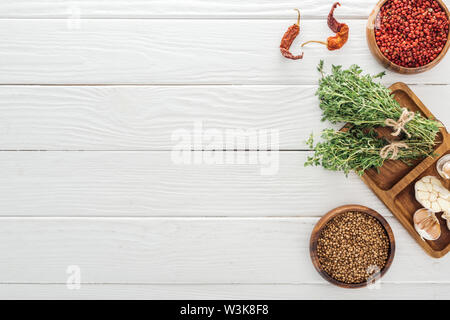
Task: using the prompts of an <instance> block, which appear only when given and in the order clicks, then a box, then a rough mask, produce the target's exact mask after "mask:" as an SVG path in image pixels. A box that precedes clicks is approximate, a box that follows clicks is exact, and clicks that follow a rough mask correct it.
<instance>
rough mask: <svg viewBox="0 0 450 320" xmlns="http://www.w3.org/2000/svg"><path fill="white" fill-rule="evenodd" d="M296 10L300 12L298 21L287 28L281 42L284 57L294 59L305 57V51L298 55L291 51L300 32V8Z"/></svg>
mask: <svg viewBox="0 0 450 320" xmlns="http://www.w3.org/2000/svg"><path fill="white" fill-rule="evenodd" d="M295 10H297V12H298V17H297V23H296V24H293V25H292V26H290V27H289V28H288V29H287V31H286V32H285V33H284V35H283V38H282V39H281V44H280V51H281V54H282V55H283V57H285V58H288V59H292V60H298V59H303V53H302V54H300V55H298V56H294V55H293V54H292V53H291V52H290V51H289V48H290V47H291V45H292V42H294V40H295V38H296V37H297V36H298V34H299V33H300V10H298V9H295Z"/></svg>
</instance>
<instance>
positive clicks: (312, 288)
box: [0, 282, 450, 300]
mask: <svg viewBox="0 0 450 320" xmlns="http://www.w3.org/2000/svg"><path fill="white" fill-rule="evenodd" d="M449 292H450V284H448V283H387V282H382V283H381V286H380V288H379V289H376V290H369V289H359V290H343V289H341V288H337V287H334V286H331V285H330V284H322V283H321V284H291V285H289V284H280V285H267V284H232V285H220V284H211V285H195V284H181V285H174V284H167V285H164V284H162V285H146V284H132V285H130V284H128V285H127V284H83V285H82V286H81V288H80V290H68V289H67V287H66V285H64V284H0V299H99V297H101V298H104V299H125V300H127V299H155V300H158V299H206V300H208V299H216V300H220V299H222V300H223V299H225V300H229V299H250V300H255V299H284V300H289V299H293V300H301V299H322V300H323V299H325V298H326V299H333V300H345V299H355V300H362V299H377V300H383V299H411V300H414V299H448V297H449Z"/></svg>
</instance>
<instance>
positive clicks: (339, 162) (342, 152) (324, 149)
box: [305, 126, 433, 175]
mask: <svg viewBox="0 0 450 320" xmlns="http://www.w3.org/2000/svg"><path fill="white" fill-rule="evenodd" d="M321 137H322V140H323V141H322V142H319V143H317V144H316V145H315V146H314V140H313V135H311V137H310V138H309V139H308V141H307V143H308V146H309V147H310V148H312V149H314V155H312V156H310V157H308V159H307V161H306V163H305V166H319V165H321V166H323V167H324V168H325V169H328V170H333V171H343V172H344V173H345V174H346V175H348V173H349V172H350V171H355V172H356V173H357V174H359V175H363V174H364V171H365V170H367V169H370V168H380V167H381V166H382V165H383V163H384V161H385V160H386V159H383V158H382V157H380V151H381V149H382V148H383V147H385V146H386V141H385V140H383V139H379V138H378V134H377V133H376V132H375V131H374V130H366V129H362V128H359V127H356V126H355V127H352V128H350V129H349V130H348V131H335V130H333V129H325V130H324V131H322V136H321ZM432 152H433V149H430V148H429V147H428V145H427V144H426V143H425V142H423V141H421V140H420V139H416V138H412V139H410V140H408V148H405V149H400V150H399V152H398V156H397V157H398V159H401V160H402V161H404V162H406V163H409V162H410V161H411V160H413V159H417V158H419V157H422V156H423V155H424V154H431V153H432Z"/></svg>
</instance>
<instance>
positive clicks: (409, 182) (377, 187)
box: [362, 82, 450, 258]
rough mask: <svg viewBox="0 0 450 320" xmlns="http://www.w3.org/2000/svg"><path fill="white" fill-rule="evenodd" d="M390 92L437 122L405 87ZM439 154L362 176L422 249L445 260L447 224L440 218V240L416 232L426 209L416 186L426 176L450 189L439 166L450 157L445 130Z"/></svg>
mask: <svg viewBox="0 0 450 320" xmlns="http://www.w3.org/2000/svg"><path fill="white" fill-rule="evenodd" d="M389 89H391V91H392V92H393V94H394V97H395V99H396V100H397V101H398V102H399V103H400V105H401V106H402V107H405V108H408V109H409V110H411V111H414V112H416V111H419V112H420V113H421V114H422V115H424V116H425V117H427V118H434V116H433V115H432V114H431V112H430V111H429V110H428V109H427V108H426V107H425V105H424V104H423V103H422V101H420V100H419V98H417V96H416V95H415V94H414V93H413V92H412V91H411V89H410V88H409V87H408V86H407V85H406V84H404V83H402V82H398V83H395V84H393V85H392V86H391V87H390V88H389ZM386 130H387V129H386V128H380V134H382V135H385V134H388V132H389V131H386ZM437 141H438V143H437V144H436V149H435V152H436V154H437V156H436V157H435V158H433V157H427V158H425V159H421V160H417V161H416V162H415V163H414V164H413V166H408V165H406V164H405V163H403V162H402V161H399V160H388V161H386V162H385V163H384V165H383V166H382V167H381V168H380V170H379V172H377V170H375V169H370V170H367V171H366V172H365V174H364V175H363V176H362V180H363V181H364V182H365V183H366V184H367V185H368V186H369V187H370V188H371V189H372V191H373V192H374V193H375V194H376V195H377V196H378V198H380V200H381V201H383V202H384V204H385V205H386V206H387V207H388V208H389V210H390V211H391V212H392V213H393V214H394V216H395V217H396V218H397V219H398V220H399V221H400V223H401V224H402V225H403V226H404V227H405V228H406V230H408V232H409V233H410V234H411V236H412V237H413V238H414V239H415V240H416V241H417V243H419V245H420V246H421V247H422V248H423V249H424V250H425V251H426V252H427V253H428V254H429V255H430V256H432V257H434V258H441V257H443V256H444V255H445V254H447V253H448V252H449V251H450V231H449V230H448V228H447V224H446V221H445V220H444V219H442V218H441V214H437V216H438V218H439V220H440V223H441V229H442V234H441V236H440V238H439V239H438V240H435V241H427V240H422V238H421V237H420V236H419V234H418V233H417V232H416V230H415V229H414V224H413V214H414V212H416V210H418V209H419V208H421V207H422V206H421V205H420V204H419V203H418V202H417V200H416V198H415V192H414V184H415V183H416V182H417V181H418V180H419V179H421V178H422V177H424V176H428V175H433V176H436V177H438V178H439V179H440V180H441V182H442V184H443V185H444V186H445V187H446V188H449V187H450V181H449V180H447V181H446V180H444V179H441V177H440V176H439V174H438V172H437V170H436V162H437V161H438V160H439V158H440V157H442V156H443V155H445V154H448V153H450V135H449V134H448V132H447V130H446V129H445V128H441V130H440V133H439V134H438V137H437Z"/></svg>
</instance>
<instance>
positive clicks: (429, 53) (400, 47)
mask: <svg viewBox="0 0 450 320" xmlns="http://www.w3.org/2000/svg"><path fill="white" fill-rule="evenodd" d="M449 20H450V13H449V11H448V8H447V7H446V6H445V4H444V2H443V1H442V0H381V1H380V2H379V3H378V4H377V5H376V7H375V9H374V10H373V11H372V13H371V14H370V16H369V21H368V24H367V30H366V31H367V32H366V35H367V42H368V44H369V48H370V50H371V52H372V54H373V55H374V56H375V57H376V58H377V60H378V61H379V62H381V63H382V64H383V65H384V66H385V67H386V68H388V69H390V70H393V71H396V72H399V73H403V74H413V73H420V72H424V71H426V70H429V69H431V68H433V67H434V66H436V65H437V64H438V63H439V62H440V61H441V60H442V59H443V58H444V56H445V54H446V53H447V51H448V49H449V46H450V41H449V39H448V38H449Z"/></svg>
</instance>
